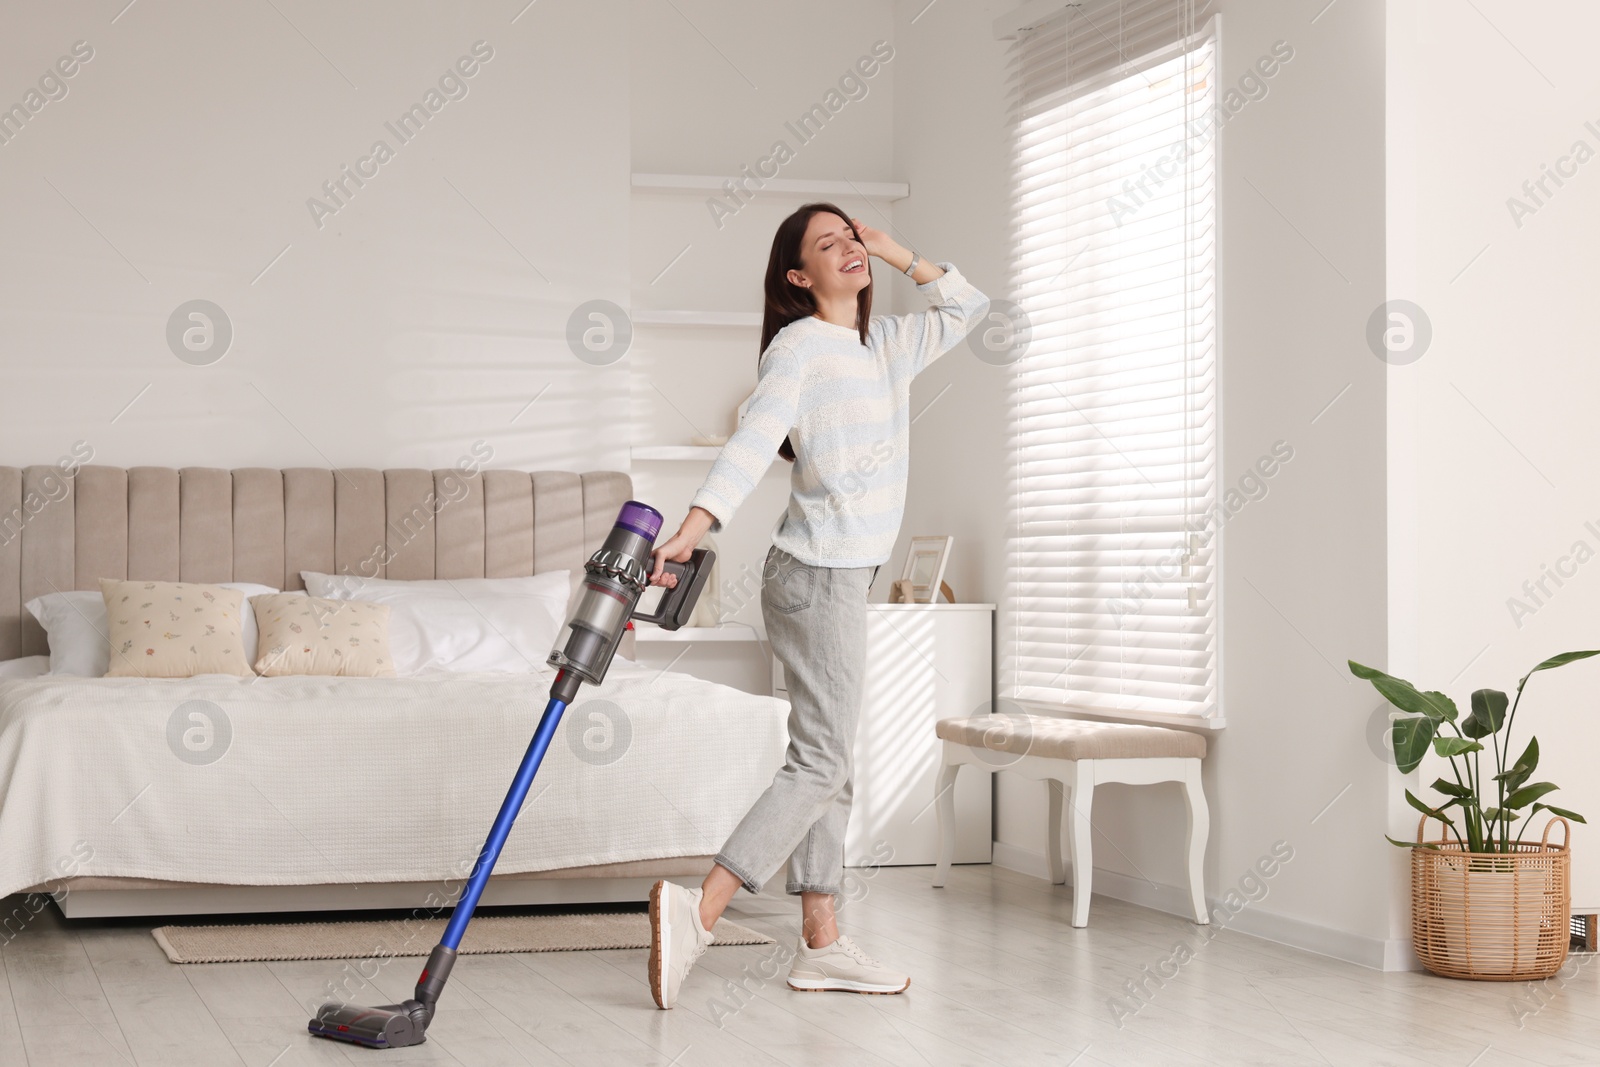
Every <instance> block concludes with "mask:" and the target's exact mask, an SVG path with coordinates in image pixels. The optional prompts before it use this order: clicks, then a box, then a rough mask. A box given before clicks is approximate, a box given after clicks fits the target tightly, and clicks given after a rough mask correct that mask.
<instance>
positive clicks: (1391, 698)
mask: <svg viewBox="0 0 1600 1067" xmlns="http://www.w3.org/2000/svg"><path fill="white" fill-rule="evenodd" d="M1345 662H1346V663H1348V664H1350V671H1351V673H1352V674H1354V675H1355V676H1356V677H1357V678H1365V679H1367V680H1368V681H1370V682H1371V683H1372V686H1373V688H1374V689H1376V690H1377V691H1378V692H1379V693H1381V694H1383V698H1384V699H1385V700H1387V701H1388V702H1389V703H1391V704H1393V705H1394V706H1395V707H1397V708H1399V709H1400V710H1401V711H1405V712H1410V713H1411V714H1412V715H1426V716H1427V717H1428V718H1430V719H1432V720H1433V721H1434V722H1444V721H1449V722H1454V721H1455V719H1456V706H1455V703H1454V702H1453V701H1451V699H1450V698H1449V697H1447V696H1445V695H1444V694H1443V693H1419V692H1417V687H1416V686H1414V685H1412V684H1411V683H1410V682H1408V681H1406V680H1405V679H1404V678H1396V677H1394V676H1392V675H1388V674H1385V673H1383V672H1382V671H1380V670H1378V669H1377V668H1376V667H1367V666H1363V665H1362V664H1360V663H1357V662H1356V661H1355V660H1353V659H1352V660H1346V661H1345Z"/></svg>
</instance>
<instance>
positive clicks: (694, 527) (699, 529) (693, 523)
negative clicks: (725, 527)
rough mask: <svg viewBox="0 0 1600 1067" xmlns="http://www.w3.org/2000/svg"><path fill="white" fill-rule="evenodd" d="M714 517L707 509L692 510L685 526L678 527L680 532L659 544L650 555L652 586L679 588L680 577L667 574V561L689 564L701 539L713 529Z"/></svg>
mask: <svg viewBox="0 0 1600 1067" xmlns="http://www.w3.org/2000/svg"><path fill="white" fill-rule="evenodd" d="M712 518H713V516H712V514H711V513H710V512H709V511H707V510H706V509H705V508H699V507H695V508H690V509H689V514H688V515H687V516H686V517H685V518H684V520H683V524H682V525H681V526H679V527H678V532H677V533H675V534H673V535H672V536H671V537H669V538H667V539H666V541H665V542H663V543H662V544H659V545H657V546H656V547H655V549H654V550H653V551H652V552H651V553H650V556H651V559H652V566H651V569H650V584H651V585H664V586H666V587H667V588H668V589H673V588H676V587H677V584H678V576H677V575H676V574H671V573H668V572H667V569H666V566H665V561H667V560H671V561H672V562H673V563H687V562H689V557H690V556H691V555H693V554H694V550H695V546H697V545H698V544H700V539H701V538H702V537H704V536H705V534H706V531H707V530H709V529H710V528H711V520H712Z"/></svg>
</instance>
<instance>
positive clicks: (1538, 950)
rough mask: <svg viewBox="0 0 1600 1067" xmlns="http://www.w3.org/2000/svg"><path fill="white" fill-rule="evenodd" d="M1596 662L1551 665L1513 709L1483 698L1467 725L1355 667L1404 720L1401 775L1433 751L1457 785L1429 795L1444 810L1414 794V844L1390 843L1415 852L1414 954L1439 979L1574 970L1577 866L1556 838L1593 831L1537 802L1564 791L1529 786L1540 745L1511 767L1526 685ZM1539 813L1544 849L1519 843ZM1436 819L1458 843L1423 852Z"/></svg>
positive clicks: (1554, 660) (1397, 737) (1571, 814)
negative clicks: (1553, 832) (1543, 818)
mask: <svg viewBox="0 0 1600 1067" xmlns="http://www.w3.org/2000/svg"><path fill="white" fill-rule="evenodd" d="M1594 655H1600V649H1594V650H1591V651H1586V652H1563V653H1562V654H1561V655H1559V656H1552V657H1551V658H1549V659H1547V660H1545V661H1544V662H1543V663H1540V664H1539V665H1538V666H1536V667H1534V668H1533V670H1531V671H1529V672H1528V673H1527V674H1525V675H1523V676H1522V678H1521V679H1520V680H1519V681H1518V682H1517V693H1516V697H1515V699H1511V700H1508V698H1507V697H1506V694H1504V693H1502V692H1500V691H1499V690H1497V689H1479V690H1477V691H1476V692H1474V693H1473V694H1472V711H1471V713H1470V714H1468V715H1467V716H1466V717H1464V718H1463V717H1462V716H1461V715H1460V713H1459V712H1458V710H1457V708H1456V705H1455V702H1454V701H1452V700H1451V699H1450V698H1449V697H1447V696H1445V695H1444V694H1443V693H1439V692H1431V691H1430V692H1422V691H1420V690H1418V689H1417V688H1416V686H1414V685H1412V684H1411V683H1410V682H1408V681H1406V680H1405V679H1403V678H1395V677H1393V676H1392V675H1388V674H1385V673H1384V672H1383V671H1380V670H1377V669H1375V668H1372V667H1366V666H1363V665H1362V664H1359V663H1357V662H1355V661H1354V660H1349V661H1348V662H1349V664H1350V670H1351V672H1352V673H1353V674H1355V675H1356V677H1358V678H1365V679H1367V680H1369V681H1370V682H1372V685H1373V688H1375V689H1377V691H1378V692H1379V693H1381V694H1382V695H1383V697H1384V699H1386V700H1388V701H1389V703H1391V704H1393V705H1394V706H1395V707H1396V708H1399V709H1400V711H1401V712H1404V713H1405V714H1403V715H1401V716H1399V717H1397V718H1395V720H1394V724H1393V726H1392V728H1391V730H1390V735H1389V736H1390V743H1391V744H1392V745H1393V747H1394V756H1395V764H1396V765H1397V766H1398V767H1399V768H1400V771H1401V772H1402V773H1406V774H1409V773H1410V772H1411V771H1413V770H1415V769H1416V768H1417V767H1418V766H1419V765H1420V764H1421V763H1422V758H1423V756H1424V755H1426V753H1427V751H1428V749H1429V748H1430V747H1431V748H1432V749H1433V751H1434V752H1435V753H1436V754H1437V755H1439V756H1443V757H1445V758H1446V759H1448V760H1449V761H1450V771H1451V778H1443V777H1441V778H1438V779H1436V780H1435V781H1434V783H1433V786H1432V788H1433V790H1434V791H1435V792H1437V793H1440V794H1442V795H1443V797H1444V799H1443V801H1442V802H1441V803H1439V804H1437V805H1429V804H1427V803H1425V802H1424V801H1422V800H1421V799H1420V798H1418V797H1417V796H1416V794H1414V793H1412V792H1411V790H1409V789H1407V790H1406V802H1407V803H1408V804H1410V805H1411V806H1412V807H1414V808H1416V809H1417V810H1418V811H1420V812H1422V819H1421V820H1420V822H1419V823H1418V826H1417V840H1416V841H1396V840H1395V839H1394V838H1392V837H1390V838H1388V840H1389V841H1390V842H1392V843H1393V844H1396V845H1399V846H1401V847H1403V848H1409V849H1411V898H1412V900H1411V903H1412V908H1411V912H1412V916H1411V932H1412V945H1413V947H1414V948H1415V950H1416V953H1417V958H1418V959H1420V960H1421V961H1422V963H1423V965H1424V966H1425V967H1427V968H1428V969H1429V970H1430V971H1433V972H1434V973H1435V974H1441V975H1446V976H1449V977H1455V978H1485V979H1495V980H1501V981H1529V980H1534V979H1539V978H1547V977H1549V976H1550V975H1552V974H1554V973H1555V972H1556V971H1557V970H1558V969H1559V968H1560V967H1561V964H1562V963H1563V962H1564V961H1565V959H1566V955H1567V944H1568V940H1569V933H1568V930H1569V927H1570V924H1571V904H1572V901H1571V880H1570V870H1571V859H1572V856H1571V851H1570V848H1569V844H1570V842H1569V841H1567V840H1563V841H1562V843H1561V844H1560V845H1559V846H1558V845H1552V844H1550V842H1549V836H1550V828H1551V825H1553V824H1554V823H1556V822H1560V823H1561V824H1562V827H1563V830H1564V831H1565V832H1566V833H1569V834H1570V830H1571V828H1570V825H1569V823H1568V820H1571V822H1580V823H1581V822H1585V821H1586V820H1585V819H1584V817H1583V816H1582V815H1579V814H1578V813H1577V812H1575V811H1568V810H1567V809H1565V808H1558V807H1556V806H1555V805H1554V804H1548V803H1545V802H1544V801H1543V800H1542V799H1541V798H1542V797H1545V796H1547V795H1549V794H1550V793H1553V792H1555V791H1556V789H1557V788H1558V787H1557V786H1556V785H1555V783H1553V782H1532V783H1530V782H1529V781H1528V779H1529V778H1531V777H1532V776H1533V772H1534V770H1535V769H1536V768H1537V767H1538V765H1539V739H1538V738H1537V737H1532V736H1530V737H1529V739H1528V744H1527V747H1526V748H1524V749H1523V750H1522V755H1521V756H1519V757H1517V759H1516V761H1515V762H1513V763H1512V764H1511V765H1510V766H1509V767H1508V766H1507V765H1506V761H1507V760H1508V759H1509V758H1510V754H1511V750H1512V749H1511V733H1512V728H1513V726H1515V724H1516V715H1517V706H1518V705H1519V704H1520V703H1521V702H1522V691H1523V687H1525V686H1526V685H1527V684H1528V679H1529V678H1532V677H1533V675H1534V674H1535V673H1537V672H1539V671H1544V670H1550V669H1552V668H1554V667H1560V666H1564V665H1565V664H1568V663H1572V662H1574V661H1575V660H1580V659H1587V658H1588V657H1590V656H1594ZM1508 705H1509V711H1508V710H1507V707H1508ZM1485 739H1487V740H1488V742H1489V745H1490V746H1492V750H1493V753H1494V766H1493V770H1494V771H1495V772H1496V773H1494V775H1493V776H1492V777H1491V778H1490V779H1488V780H1487V781H1486V780H1485V779H1484V777H1483V771H1482V754H1483V752H1484V749H1485V743H1484V742H1485ZM1458 761H1459V762H1458ZM1452 779H1453V780H1452ZM1452 808H1454V809H1456V816H1455V817H1454V818H1452V817H1451V815H1450V814H1449V811H1450V809H1452ZM1524 809H1526V811H1527V814H1526V816H1524V815H1523V814H1522V812H1523V811H1524ZM1540 811H1547V812H1549V813H1550V815H1551V816H1552V817H1551V818H1550V819H1549V820H1548V821H1547V822H1546V824H1545V827H1544V833H1543V835H1542V836H1541V838H1540V840H1538V841H1525V840H1523V836H1522V835H1523V831H1524V830H1525V829H1526V827H1527V825H1528V821H1529V820H1531V819H1532V818H1533V816H1535V815H1537V814H1538V813H1539V812H1540ZM1519 818H1520V819H1521V820H1522V822H1521V825H1520V826H1518V825H1516V824H1517V820H1518V819H1519ZM1429 819H1438V820H1439V821H1440V822H1441V823H1443V824H1444V826H1445V827H1446V828H1447V830H1448V832H1450V833H1453V834H1454V837H1455V840H1454V841H1451V840H1448V839H1445V840H1440V841H1424V840H1422V834H1423V828H1424V827H1425V826H1426V824H1427V821H1428V820H1429ZM1385 836H1387V835H1385Z"/></svg>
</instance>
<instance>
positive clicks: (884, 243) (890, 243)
mask: <svg viewBox="0 0 1600 1067" xmlns="http://www.w3.org/2000/svg"><path fill="white" fill-rule="evenodd" d="M850 225H852V226H854V227H855V228H856V233H857V234H859V235H860V237H861V243H862V244H863V245H865V246H866V248H867V255H869V256H877V257H878V258H879V259H883V258H884V253H886V252H892V251H894V250H895V249H897V248H899V247H900V243H899V242H898V241H896V240H895V239H894V238H893V237H890V236H889V235H888V234H886V233H884V232H883V231H882V230H875V229H873V228H872V227H871V226H868V225H867V224H866V223H864V222H862V221H861V220H860V219H851V220H850Z"/></svg>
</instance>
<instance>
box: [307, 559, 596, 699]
mask: <svg viewBox="0 0 1600 1067" xmlns="http://www.w3.org/2000/svg"><path fill="white" fill-rule="evenodd" d="M300 577H301V578H303V579H305V583H306V592H307V593H310V594H311V595H312V596H316V597H327V598H329V599H331V600H359V601H364V602H367V603H375V604H387V605H389V607H390V612H389V648H390V651H391V652H392V653H393V655H394V668H395V672H396V673H397V674H401V675H410V674H419V673H421V672H423V671H429V670H442V671H456V672H471V671H513V672H517V673H522V674H527V673H531V672H534V671H536V670H539V669H541V668H543V667H544V665H545V660H546V659H548V658H549V656H550V650H551V649H552V648H554V647H555V643H556V638H557V637H558V636H560V633H561V628H562V626H563V625H565V624H566V621H567V600H568V598H569V597H570V596H571V593H572V581H571V577H572V576H571V574H570V572H568V571H545V572H544V573H542V574H535V575H532V576H531V577H527V578H438V579H431V578H430V579H418V580H416V581H401V580H396V579H389V578H361V577H357V576H355V575H351V574H319V573H317V572H315V571H301V572H300Z"/></svg>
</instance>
